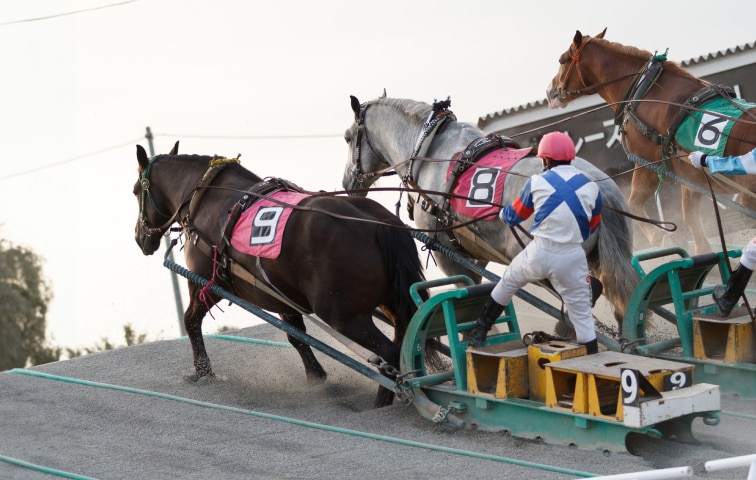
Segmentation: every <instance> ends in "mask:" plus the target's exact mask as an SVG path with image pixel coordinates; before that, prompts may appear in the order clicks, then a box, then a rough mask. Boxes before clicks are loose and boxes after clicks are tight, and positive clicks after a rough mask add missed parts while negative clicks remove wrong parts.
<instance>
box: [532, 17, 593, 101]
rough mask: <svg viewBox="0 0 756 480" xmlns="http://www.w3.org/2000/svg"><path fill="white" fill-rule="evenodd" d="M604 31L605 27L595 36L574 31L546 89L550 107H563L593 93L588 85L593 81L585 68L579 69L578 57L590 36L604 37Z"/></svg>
mask: <svg viewBox="0 0 756 480" xmlns="http://www.w3.org/2000/svg"><path fill="white" fill-rule="evenodd" d="M605 33H606V28H605V29H604V30H603V31H602V32H601V33H599V34H598V35H596V36H595V37H590V36H588V35H583V34H582V33H580V30H578V31H576V32H575V37H574V38H573V39H572V43H571V44H570V47H569V48H568V49H567V51H565V52H564V53H563V54H562V55H560V57H559V71H558V72H557V74H556V76H555V77H554V78H552V79H551V83H550V84H549V87H548V88H547V89H546V98H547V100H548V101H549V107H550V108H560V107H561V108H564V107H566V106H567V104H569V103H570V102H571V101H572V100H574V99H576V98H578V97H580V96H582V95H585V94H587V93H594V92H593V90H590V89H589V87H590V86H591V85H592V84H593V83H595V82H592V79H590V78H587V76H586V72H585V69H581V63H580V60H581V59H580V57H581V55H582V54H583V49H584V48H585V46H586V45H588V42H590V41H591V39H592V38H604V34H605Z"/></svg>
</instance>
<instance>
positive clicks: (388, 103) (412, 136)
mask: <svg viewBox="0 0 756 480" xmlns="http://www.w3.org/2000/svg"><path fill="white" fill-rule="evenodd" d="M352 110H353V111H354V115H355V122H354V123H353V124H352V126H351V127H349V129H348V130H347V131H346V133H345V140H346V142H347V144H348V145H349V160H348V164H347V166H346V169H345V171H344V178H343V181H342V184H343V186H344V188H345V189H346V190H362V191H361V192H355V193H354V194H356V195H366V194H367V193H366V191H365V190H364V189H366V188H368V187H370V185H372V184H373V183H374V182H375V181H376V180H377V179H378V178H379V177H380V174H381V173H384V172H389V171H392V170H394V171H396V173H397V174H398V175H399V176H400V178H402V179H403V183H404V184H405V186H409V187H410V188H412V189H415V190H418V191H435V192H445V191H446V183H447V170H448V168H449V165H450V162H451V159H452V158H453V157H454V156H455V154H457V153H459V152H463V151H465V149H466V148H467V147H468V145H470V144H471V143H472V142H473V141H475V140H477V139H480V138H482V137H484V136H485V135H486V134H485V133H484V132H483V131H482V130H480V129H478V128H476V127H474V126H472V125H470V124H466V123H462V122H457V121H456V120H454V119H453V116H452V120H447V121H446V123H445V124H444V125H443V128H440V131H438V132H437V133H435V136H433V137H432V139H431V140H430V142H427V141H426V145H425V146H424V147H422V148H421V149H418V146H419V144H420V143H422V142H420V141H419V140H418V139H421V138H423V137H421V135H422V136H425V133H424V126H425V125H426V122H428V120H429V118H430V117H431V116H432V115H431V113H432V112H434V109H433V108H432V107H431V105H428V104H427V103H423V102H417V101H413V100H406V99H394V98H385V94H384V96H383V97H381V98H378V99H376V100H372V101H370V102H367V103H364V104H360V102H359V100H357V98H355V97H352ZM418 151H419V152H421V155H417V156H416V157H415V159H414V160H411V161H410V158H411V157H413V154H416V153H415V152H418ZM572 164H573V165H574V166H575V167H577V168H578V169H580V170H581V171H582V172H584V173H585V174H586V175H587V176H588V177H589V178H591V179H592V180H594V181H596V182H597V183H598V185H599V187H600V190H601V195H602V198H603V202H604V207H605V208H604V210H603V212H602V223H601V226H600V228H599V229H597V231H596V232H594V234H593V235H592V236H591V237H590V238H589V239H588V240H587V241H586V242H585V244H584V248H585V250H586V252H587V253H588V261H589V266H590V269H591V274H592V275H594V276H595V277H597V278H598V279H599V280H601V282H602V283H603V285H604V295H605V296H606V298H607V300H608V301H609V303H610V304H611V305H612V308H613V310H614V316H615V319H616V320H617V323H618V325H619V326H620V328H621V324H622V323H621V320H622V317H623V316H624V313H625V310H626V308H627V302H628V300H629V299H630V296H631V295H632V292H633V289H634V288H635V286H636V285H637V283H638V274H637V273H636V271H635V269H634V268H633V266H632V264H631V259H632V226H631V222H630V221H629V220H628V219H627V218H626V217H624V216H622V215H621V214H620V213H619V212H622V211H627V204H626V202H625V199H624V197H623V196H622V192H621V191H620V189H619V187H618V186H617V184H616V183H615V182H614V181H613V180H611V179H610V178H609V177H607V175H606V174H605V173H604V172H602V171H601V170H599V169H598V168H597V167H595V166H593V165H592V164H591V163H589V162H587V161H586V160H583V159H581V158H576V159H575V161H573V162H572ZM410 169H411V172H410V171H409V170H410ZM542 171H543V167H542V165H541V160H540V159H539V158H538V157H535V156H533V155H532V154H530V155H528V156H526V157H525V158H523V159H522V160H520V161H519V162H517V163H516V164H514V166H512V167H511V168H510V170H509V171H508V172H507V173H508V174H507V175H506V180H505V182H504V191H503V196H502V198H501V199H499V203H500V204H501V205H507V204H509V203H512V202H513V201H514V200H515V199H516V198H517V196H518V195H519V193H520V189H521V188H522V186H523V185H524V183H525V181H526V180H527V179H528V178H529V177H530V176H532V175H534V174H536V173H540V172H542ZM411 197H412V198H414V199H419V200H420V201H416V202H415V204H414V208H413V210H412V213H413V219H414V222H415V224H416V226H417V227H418V228H420V229H435V228H438V225H439V224H438V221H437V219H436V215H433V214H431V213H429V212H428V211H426V209H424V208H423V203H425V204H426V206H427V205H428V204H429V203H431V204H432V203H436V204H438V205H443V203H444V198H443V196H441V195H433V194H429V195H427V197H425V198H426V199H427V200H426V201H425V202H423V198H420V197H418V195H417V194H415V193H412V194H411ZM453 214H454V218H455V222H456V223H464V222H468V221H470V220H472V218H471V217H466V216H464V215H462V214H460V213H459V212H456V211H455V212H453ZM524 226H525V227H526V228H528V227H529V226H530V223H528V224H526V225H524ZM457 237H458V240H459V241H460V242H461V244H462V246H463V247H464V248H465V250H466V252H467V255H468V257H469V258H470V259H471V260H474V261H475V262H476V263H477V264H478V265H481V266H485V265H486V264H488V263H489V262H494V263H500V264H505V265H506V264H509V261H510V260H511V259H512V258H514V256H515V255H517V253H519V252H520V251H521V250H522V246H521V244H520V241H522V242H523V243H527V242H528V241H529V239H528V238H527V236H526V235H523V234H519V235H515V234H514V233H512V231H510V230H509V229H508V228H507V227H506V226H505V225H504V224H502V223H501V222H500V221H498V220H496V218H495V217H492V218H488V219H486V220H483V221H478V222H474V223H472V224H471V225H470V226H469V227H466V230H465V229H459V230H457ZM518 237H519V240H518ZM438 238H439V240H440V241H442V243H446V244H447V245H448V244H449V238H448V236H447V235H444V234H441V235H439V237H438ZM436 260H437V261H438V265H439V267H440V268H441V270H442V271H443V272H444V273H445V274H446V275H457V274H466V275H468V276H472V277H474V279H475V280H476V281H480V276H479V275H471V274H470V271H469V269H467V268H465V267H464V266H462V265H460V264H458V263H457V262H455V261H453V260H451V259H449V258H447V257H446V256H444V255H438V256H437V257H436ZM552 293H553V291H552Z"/></svg>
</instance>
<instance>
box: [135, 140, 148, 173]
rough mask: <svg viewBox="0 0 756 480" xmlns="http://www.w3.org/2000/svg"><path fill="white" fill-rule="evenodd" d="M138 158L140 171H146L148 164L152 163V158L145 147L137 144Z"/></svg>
mask: <svg viewBox="0 0 756 480" xmlns="http://www.w3.org/2000/svg"><path fill="white" fill-rule="evenodd" d="M137 160H138V161H139V171H140V172H142V171H144V169H145V168H147V164H148V163H150V159H149V158H148V157H147V152H146V151H145V150H144V147H142V146H141V145H137Z"/></svg>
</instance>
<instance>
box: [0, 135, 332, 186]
mask: <svg viewBox="0 0 756 480" xmlns="http://www.w3.org/2000/svg"><path fill="white" fill-rule="evenodd" d="M154 136H155V137H170V138H179V139H180V138H196V139H204V140H297V139H304V140H307V139H315V138H341V137H342V135H335V134H322V135H180V134H175V133H159V134H154ZM142 140H144V137H139V138H137V139H135V140H129V141H128V142H124V143H122V144H119V145H114V146H112V147H108V148H104V149H102V150H97V151H95V152H89V153H84V154H82V155H77V156H75V157H71V158H67V159H65V160H61V161H59V162H55V163H48V164H46V165H41V166H39V167H35V168H31V169H29V170H24V171H21V172H16V173H11V174H9V175H5V176H2V177H0V180H8V179H10V178H15V177H20V176H23V175H28V174H30V173H36V172H40V171H43V170H48V169H50V168H55V167H59V166H61V165H65V164H67V163H73V162H76V161H78V160H82V159H84V158H87V157H92V156H95V155H99V154H101V153H105V152H109V151H111V150H117V149H119V148H123V147H127V146H129V145H133V144H135V143H139V142H140V141H142Z"/></svg>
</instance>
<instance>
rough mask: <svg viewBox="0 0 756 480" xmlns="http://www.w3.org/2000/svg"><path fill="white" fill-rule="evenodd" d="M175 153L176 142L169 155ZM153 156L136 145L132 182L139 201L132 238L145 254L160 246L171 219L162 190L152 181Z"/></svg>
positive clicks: (176, 148) (176, 149) (176, 151)
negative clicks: (136, 176)
mask: <svg viewBox="0 0 756 480" xmlns="http://www.w3.org/2000/svg"><path fill="white" fill-rule="evenodd" d="M177 153H178V142H176V144H175V145H174V147H173V149H172V150H171V152H170V155H176V154H177ZM155 158H156V157H153V158H149V157H148V156H147V152H146V151H145V150H144V148H143V147H142V146H141V145H137V161H138V162H139V179H138V180H137V181H136V183H135V184H134V196H135V197H136V199H137V202H138V203H139V217H138V218H137V222H136V228H135V232H134V239H135V240H136V243H137V245H139V248H141V249H142V253H144V254H145V255H152V254H153V253H155V252H156V251H157V249H158V248H160V238H161V237H162V236H163V234H164V233H165V231H166V230H167V229H168V227H170V225H171V222H169V220H171V219H172V217H171V214H170V211H168V206H167V202H166V199H165V196H164V194H163V192H161V191H160V189H159V188H157V186H156V185H155V184H154V183H153V182H152V178H151V177H152V169H153V166H154V163H155ZM166 212H167V213H166ZM166 222H167V223H166Z"/></svg>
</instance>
